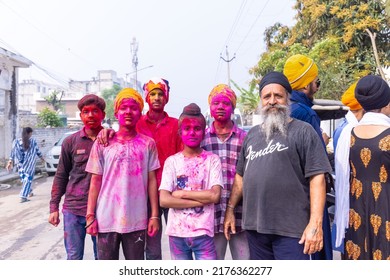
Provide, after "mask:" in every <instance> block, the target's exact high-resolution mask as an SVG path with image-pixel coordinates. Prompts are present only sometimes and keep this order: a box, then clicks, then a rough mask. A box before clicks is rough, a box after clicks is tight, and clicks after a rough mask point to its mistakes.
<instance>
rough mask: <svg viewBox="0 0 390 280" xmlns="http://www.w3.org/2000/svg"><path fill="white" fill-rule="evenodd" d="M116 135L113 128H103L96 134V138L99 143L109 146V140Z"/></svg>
mask: <svg viewBox="0 0 390 280" xmlns="http://www.w3.org/2000/svg"><path fill="white" fill-rule="evenodd" d="M114 135H115V130H114V129H112V128H103V129H102V130H101V131H100V132H99V134H98V135H97V136H96V139H97V141H98V143H99V144H101V145H103V146H104V147H107V146H108V142H109V140H110V139H112V138H113V137H114Z"/></svg>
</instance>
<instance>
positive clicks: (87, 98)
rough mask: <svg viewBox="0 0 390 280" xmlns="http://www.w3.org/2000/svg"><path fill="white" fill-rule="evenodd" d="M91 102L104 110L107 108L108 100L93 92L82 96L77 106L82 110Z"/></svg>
mask: <svg viewBox="0 0 390 280" xmlns="http://www.w3.org/2000/svg"><path fill="white" fill-rule="evenodd" d="M91 104H95V105H96V106H97V107H98V108H99V109H100V110H102V111H103V112H104V110H105V109H106V102H105V101H104V99H103V98H101V97H99V96H97V95H96V94H92V93H91V94H87V95H84V96H83V98H81V99H80V101H79V102H78V103H77V107H78V108H79V110H80V111H81V110H82V109H83V108H84V106H87V105H91Z"/></svg>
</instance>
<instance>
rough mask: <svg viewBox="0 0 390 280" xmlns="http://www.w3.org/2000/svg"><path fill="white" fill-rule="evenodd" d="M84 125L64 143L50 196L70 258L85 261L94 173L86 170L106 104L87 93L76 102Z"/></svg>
mask: <svg viewBox="0 0 390 280" xmlns="http://www.w3.org/2000/svg"><path fill="white" fill-rule="evenodd" d="M77 107H78V108H79V110H80V119H81V121H82V122H83V123H84V126H83V128H82V129H81V130H79V131H78V132H76V133H74V134H72V135H70V136H68V137H67V138H66V139H65V140H64V142H63V143H62V146H61V156H60V160H59V163H58V167H57V172H56V175H55V177H54V180H53V186H52V190H51V199H50V216H49V223H50V224H52V225H54V226H58V224H59V223H60V218H59V206H60V202H61V198H62V197H63V196H64V195H65V198H64V203H63V206H62V213H63V215H64V242H65V249H66V254H67V259H68V260H82V259H83V257H84V243H85V235H86V229H85V226H86V218H85V216H86V214H87V203H88V193H89V184H90V181H91V174H90V173H88V172H85V167H86V165H87V162H88V158H89V154H90V152H91V148H92V145H93V143H94V141H95V139H96V136H97V135H98V133H99V132H100V131H101V130H102V129H103V127H102V121H103V119H104V117H105V112H104V110H105V108H106V103H105V101H104V99H102V98H100V97H98V96H97V95H95V94H87V95H85V96H84V97H83V98H81V99H80V101H79V102H78V104H77ZM92 242H93V251H94V256H95V259H97V248H96V237H95V236H92Z"/></svg>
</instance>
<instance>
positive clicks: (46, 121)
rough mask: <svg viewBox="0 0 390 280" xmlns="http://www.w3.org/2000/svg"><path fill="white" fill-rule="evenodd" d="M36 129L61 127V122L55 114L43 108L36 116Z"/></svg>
mask: <svg viewBox="0 0 390 280" xmlns="http://www.w3.org/2000/svg"><path fill="white" fill-rule="evenodd" d="M38 127H62V122H61V119H60V117H59V116H58V115H57V113H56V112H54V111H52V110H50V109H49V108H48V107H45V108H44V109H43V110H42V111H41V112H40V113H39V115H38Z"/></svg>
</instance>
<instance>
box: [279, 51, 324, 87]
mask: <svg viewBox="0 0 390 280" xmlns="http://www.w3.org/2000/svg"><path fill="white" fill-rule="evenodd" d="M283 74H284V75H285V76H286V77H287V79H288V81H289V82H290V84H291V87H292V89H294V90H297V89H302V88H304V87H305V86H307V85H308V84H310V83H311V82H312V81H314V79H315V78H316V77H317V76H318V68H317V65H316V64H315V63H314V61H313V59H311V58H309V57H307V56H304V55H301V54H296V55H293V56H291V57H290V58H289V59H287V61H286V64H284V69H283Z"/></svg>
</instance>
